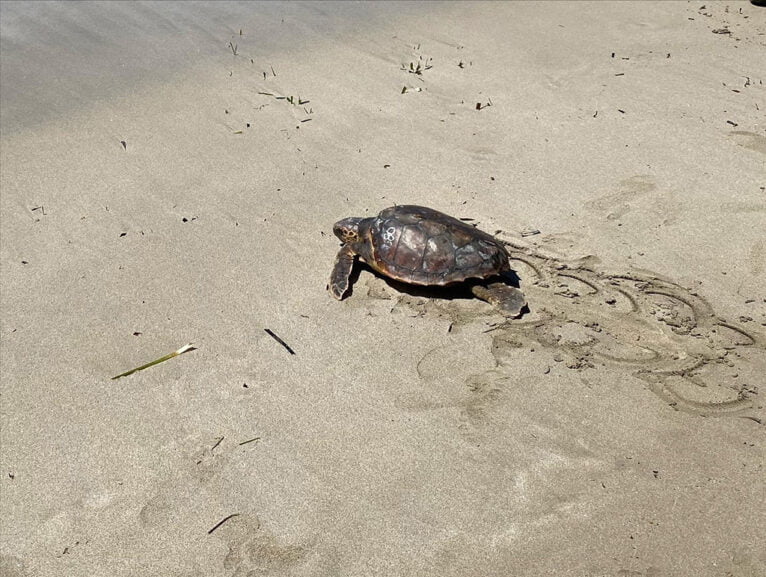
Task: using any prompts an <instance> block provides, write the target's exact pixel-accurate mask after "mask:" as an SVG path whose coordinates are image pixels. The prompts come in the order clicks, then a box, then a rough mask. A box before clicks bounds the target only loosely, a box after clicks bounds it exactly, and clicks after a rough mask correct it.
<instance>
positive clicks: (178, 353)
mask: <svg viewBox="0 0 766 577" xmlns="http://www.w3.org/2000/svg"><path fill="white" fill-rule="evenodd" d="M192 348H194V347H192V345H191V343H189V344H188V345H184V346H182V347H181V348H180V349H178V350H177V351H175V352H172V353H170V354H169V355H165V356H164V357H160V358H159V359H157V360H155V361H152V362H151V363H146V364H145V365H141V366H140V367H136V368H135V369H131V370H129V371H125V372H124V373H120V374H119V375H117V376H116V377H112V380H115V379H119V378H121V377H127V376H128V375H132V374H133V373H136V372H138V371H143V370H144V369H148V368H149V367H153V366H154V365H159V364H160V363H164V362H165V361H168V360H170V359H172V358H173V357H177V356H178V355H182V354H183V353H185V352H186V351H188V350H190V349H192Z"/></svg>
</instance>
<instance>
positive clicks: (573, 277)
mask: <svg viewBox="0 0 766 577" xmlns="http://www.w3.org/2000/svg"><path fill="white" fill-rule="evenodd" d="M505 244H506V245H507V246H508V248H509V250H510V252H511V258H512V260H513V261H514V262H513V265H520V266H519V268H520V269H522V270H520V271H519V275H520V276H521V278H522V279H523V281H524V286H523V288H524V292H525V294H526V296H527V298H528V301H529V303H531V304H530V306H531V308H532V311H531V313H530V314H529V315H527V317H525V318H524V319H522V320H521V321H514V322H509V323H506V324H504V325H503V326H502V327H500V328H498V329H497V333H498V334H497V335H496V337H495V341H494V343H493V354H495V357H496V359H497V360H498V363H499V364H500V365H501V366H502V364H503V356H506V357H507V356H508V352H509V351H505V350H504V348H507V347H506V346H505V345H504V343H506V342H508V341H509V337H513V338H512V339H510V340H511V342H513V341H514V340H518V339H529V340H531V341H534V342H537V343H538V344H539V345H541V346H543V347H545V348H549V349H553V350H555V351H556V352H557V357H560V359H559V360H561V361H562V362H565V363H566V366H567V367H569V368H570V369H580V370H582V369H588V368H595V367H597V366H598V365H605V366H606V365H610V366H619V367H624V368H625V369H628V370H630V371H631V372H632V374H633V375H634V376H636V377H638V378H639V379H641V380H643V381H644V382H645V383H647V386H648V387H649V389H650V390H651V391H653V392H654V393H655V394H656V395H657V396H659V397H660V398H661V399H663V400H665V401H666V402H668V403H669V404H671V405H672V406H673V407H675V408H676V409H678V410H682V411H686V412H690V413H695V414H700V415H709V416H714V415H730V414H736V415H740V416H747V415H746V413H747V411H748V409H752V408H753V407H754V406H755V401H754V397H755V396H756V395H757V388H756V387H755V386H753V383H754V382H756V379H757V378H758V376H757V375H758V369H757V367H754V366H753V365H754V362H753V361H754V360H755V356H756V355H762V354H763V351H764V349H766V347H764V338H763V335H760V334H758V333H755V332H751V331H748V330H746V329H745V328H743V327H741V326H739V325H737V324H734V323H731V322H728V321H726V320H724V319H722V318H721V317H719V316H718V315H716V313H715V311H714V310H713V308H712V307H711V305H710V304H709V303H708V302H706V301H705V300H704V299H702V298H701V297H700V296H699V295H697V294H695V293H693V292H691V291H689V290H687V289H684V288H683V287H681V286H679V285H677V284H676V283H674V282H672V281H670V280H667V279H662V278H659V277H657V276H651V275H644V274H638V273H631V274H607V273H604V272H600V271H598V270H595V268H594V267H593V266H592V265H590V264H588V265H585V266H583V265H581V264H573V265H570V264H567V263H564V262H562V261H560V260H557V259H555V258H552V257H549V256H546V255H543V254H540V253H537V252H535V251H533V250H531V249H529V248H526V247H523V246H520V245H517V244H514V243H511V242H508V241H505ZM751 375H752V376H751ZM756 420H758V421H759V422H760V419H756Z"/></svg>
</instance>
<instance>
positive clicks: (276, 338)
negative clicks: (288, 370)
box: [263, 329, 295, 355]
mask: <svg viewBox="0 0 766 577" xmlns="http://www.w3.org/2000/svg"><path fill="white" fill-rule="evenodd" d="M263 330H264V331H266V332H267V333H268V335H269V336H270V337H271V338H272V339H274V340H275V341H277V342H278V343H279V344H280V345H282V346H283V347H285V348H286V349H287V352H288V353H290V354H291V355H294V354H295V351H294V350H293V349H292V348H290V345H288V344H287V343H286V342H285V341H283V340H282V339H280V338H279V337H278V336H277V335H275V334H274V333H273V332H272V330H271V329H263Z"/></svg>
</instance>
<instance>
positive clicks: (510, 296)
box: [471, 282, 527, 318]
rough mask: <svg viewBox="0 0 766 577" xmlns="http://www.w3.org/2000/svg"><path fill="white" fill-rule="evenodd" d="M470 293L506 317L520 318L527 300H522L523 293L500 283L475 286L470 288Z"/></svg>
mask: <svg viewBox="0 0 766 577" xmlns="http://www.w3.org/2000/svg"><path fill="white" fill-rule="evenodd" d="M471 292H472V293H473V294H474V296H476V297H477V298H480V299H481V300H483V301H487V302H488V303H489V304H491V305H493V306H495V307H497V308H498V309H499V310H500V312H502V313H503V314H504V315H505V316H507V317H511V318H516V317H519V316H521V313H522V311H523V310H524V308H525V307H526V306H527V299H526V298H524V293H523V292H521V291H520V290H519V289H517V288H516V287H512V286H508V285H507V284H504V283H501V282H496V283H492V284H489V285H486V286H484V285H475V286H473V287H471Z"/></svg>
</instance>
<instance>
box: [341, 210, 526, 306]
mask: <svg viewBox="0 0 766 577" xmlns="http://www.w3.org/2000/svg"><path fill="white" fill-rule="evenodd" d="M333 232H334V233H335V235H336V236H337V237H338V238H339V239H340V240H341V241H343V246H341V248H340V251H339V252H338V256H337V258H336V259H335V266H334V268H333V269H332V275H331V276H330V284H329V285H328V289H329V291H330V293H331V294H332V296H334V297H335V298H336V299H339V300H340V299H342V298H343V295H344V294H345V293H346V291H347V290H348V287H349V277H350V276H351V269H352V268H353V266H354V258H355V257H359V258H360V259H361V260H362V261H364V262H366V263H367V264H368V265H369V266H371V267H372V268H373V269H375V270H376V271H378V272H379V273H381V274H383V275H385V276H387V277H390V278H392V279H395V280H398V281H402V282H405V283H410V284H415V285H439V286H443V285H451V284H454V283H460V282H463V281H467V280H469V279H480V280H481V279H488V280H489V279H492V278H493V277H496V278H495V282H484V283H482V282H478V283H477V282H474V283H471V284H472V286H471V292H472V293H473V294H474V295H475V296H476V297H478V298H480V299H482V300H485V301H487V302H489V303H491V304H493V305H495V306H496V307H498V308H499V309H500V310H501V311H502V312H503V313H504V314H506V315H507V316H511V317H517V316H519V314H521V310H522V309H523V308H524V306H525V305H526V301H525V299H524V295H523V294H522V292H521V291H520V290H519V289H517V288H515V287H513V286H510V285H509V284H508V283H507V279H508V277H509V275H511V274H512V271H511V266H510V264H509V262H508V258H509V257H508V252H507V251H506V250H505V247H504V246H503V245H502V244H501V243H500V242H499V241H498V240H496V239H495V238H494V237H493V236H491V235H489V234H487V233H486V232H482V231H480V230H479V229H477V228H474V227H473V226H470V225H468V224H466V223H464V222H461V221H459V220H458V219H456V218H452V217H451V216H448V215H446V214H444V213H441V212H439V211H437V210H434V209H432V208H426V207H424V206H392V207H390V208H387V209H385V210H383V211H382V212H381V213H380V214H379V215H378V216H376V217H372V218H345V219H343V220H340V221H338V222H336V223H335V226H333ZM503 276H506V282H502V280H501V279H500V277H503Z"/></svg>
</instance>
